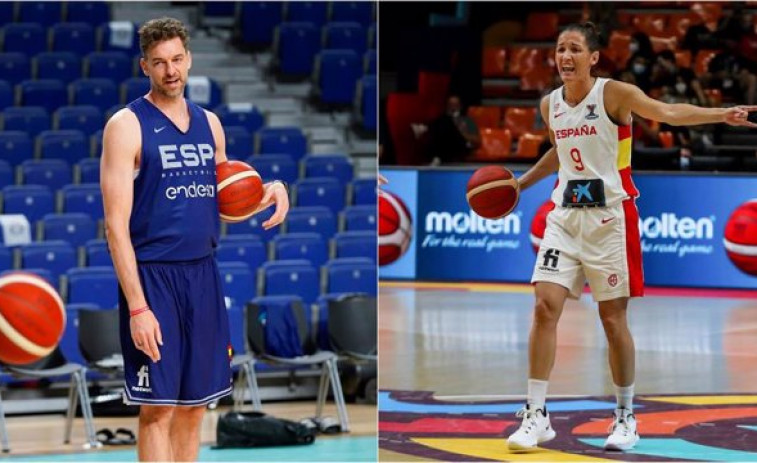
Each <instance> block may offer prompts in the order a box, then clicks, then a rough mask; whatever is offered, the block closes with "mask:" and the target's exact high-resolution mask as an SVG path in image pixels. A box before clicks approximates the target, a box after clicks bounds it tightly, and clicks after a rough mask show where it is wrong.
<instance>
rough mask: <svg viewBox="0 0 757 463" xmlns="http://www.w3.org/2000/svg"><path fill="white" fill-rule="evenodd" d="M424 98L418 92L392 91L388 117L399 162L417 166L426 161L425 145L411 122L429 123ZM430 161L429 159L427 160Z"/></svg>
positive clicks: (387, 112) (388, 105)
mask: <svg viewBox="0 0 757 463" xmlns="http://www.w3.org/2000/svg"><path fill="white" fill-rule="evenodd" d="M425 112H426V110H425V108H424V105H423V100H422V99H421V98H420V96H419V95H418V94H416V93H397V92H395V93H390V94H389V97H388V98H387V101H386V119H387V126H388V128H389V133H390V134H391V137H392V141H393V142H394V150H395V153H396V156H397V164H399V165H406V166H417V165H420V164H423V163H424V161H425V160H424V159H423V147H422V145H421V143H420V142H419V141H418V140H417V139H416V137H415V135H413V130H412V128H411V124H418V123H428V121H429V118H428V117H427V116H426V114H425ZM425 162H428V161H425Z"/></svg>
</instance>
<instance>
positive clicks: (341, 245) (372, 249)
mask: <svg viewBox="0 0 757 463" xmlns="http://www.w3.org/2000/svg"><path fill="white" fill-rule="evenodd" d="M377 249H378V237H377V235H376V231H375V230H370V231H369V230H357V231H345V232H339V233H337V234H336V235H334V255H335V257H337V258H341V257H367V258H369V259H371V260H372V261H373V262H374V265H375V263H376V252H377Z"/></svg>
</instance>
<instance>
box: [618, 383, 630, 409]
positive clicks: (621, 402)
mask: <svg viewBox="0 0 757 463" xmlns="http://www.w3.org/2000/svg"><path fill="white" fill-rule="evenodd" d="M615 399H616V400H617V401H618V408H625V409H626V410H630V411H633V384H631V385H630V386H624V387H621V386H618V385H617V384H616V385H615Z"/></svg>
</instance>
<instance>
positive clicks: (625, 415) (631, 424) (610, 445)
mask: <svg viewBox="0 0 757 463" xmlns="http://www.w3.org/2000/svg"><path fill="white" fill-rule="evenodd" d="M613 415H614V417H615V419H614V420H613V423H612V425H610V437H608V438H607V440H606V441H605V450H631V449H632V448H633V447H634V445H636V443H637V442H639V433H638V432H636V416H634V414H633V413H632V412H631V410H627V409H625V408H618V409H616V410H615V411H614V412H613Z"/></svg>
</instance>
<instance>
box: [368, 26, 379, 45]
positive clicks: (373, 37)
mask: <svg viewBox="0 0 757 463" xmlns="http://www.w3.org/2000/svg"><path fill="white" fill-rule="evenodd" d="M377 34H378V28H377V27H376V23H375V22H374V23H373V24H371V25H370V26H368V47H369V48H370V49H371V50H375V49H376V41H377V40H378V36H377Z"/></svg>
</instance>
